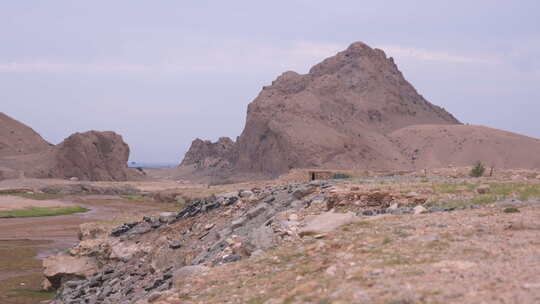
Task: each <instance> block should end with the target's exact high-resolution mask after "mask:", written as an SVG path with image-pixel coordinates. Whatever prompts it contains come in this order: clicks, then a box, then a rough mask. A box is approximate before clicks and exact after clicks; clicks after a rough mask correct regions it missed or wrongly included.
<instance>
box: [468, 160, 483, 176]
mask: <svg viewBox="0 0 540 304" xmlns="http://www.w3.org/2000/svg"><path fill="white" fill-rule="evenodd" d="M485 171H486V167H484V164H482V162H480V161H479V162H476V164H475V165H474V167H473V168H472V169H471V172H470V173H469V175H470V176H471V177H481V176H483V175H484V172H485Z"/></svg>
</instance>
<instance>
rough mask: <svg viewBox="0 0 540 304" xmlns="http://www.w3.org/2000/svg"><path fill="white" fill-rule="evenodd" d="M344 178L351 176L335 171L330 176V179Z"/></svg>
mask: <svg viewBox="0 0 540 304" xmlns="http://www.w3.org/2000/svg"><path fill="white" fill-rule="evenodd" d="M345 178H351V177H350V176H348V175H347V174H343V173H336V174H334V176H332V179H345Z"/></svg>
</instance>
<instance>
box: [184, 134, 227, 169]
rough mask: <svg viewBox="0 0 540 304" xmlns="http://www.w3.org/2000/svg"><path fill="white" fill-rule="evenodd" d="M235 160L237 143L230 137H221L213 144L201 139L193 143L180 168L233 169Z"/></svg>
mask: <svg viewBox="0 0 540 304" xmlns="http://www.w3.org/2000/svg"><path fill="white" fill-rule="evenodd" d="M234 158H235V143H234V141H232V139H230V138H228V137H221V138H220V139H219V140H218V141H217V142H215V143H213V142H211V141H209V140H206V141H203V140H201V139H199V138H197V139H195V140H194V141H193V142H192V143H191V147H190V148H189V151H188V152H187V153H186V155H185V157H184V160H183V161H182V163H181V164H180V166H194V167H195V168H220V169H223V168H231V167H232V165H233V162H234Z"/></svg>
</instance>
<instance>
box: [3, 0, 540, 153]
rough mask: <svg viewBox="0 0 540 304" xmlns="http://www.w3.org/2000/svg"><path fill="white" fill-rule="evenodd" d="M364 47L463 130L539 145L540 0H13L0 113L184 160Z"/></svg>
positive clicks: (55, 137)
mask: <svg viewBox="0 0 540 304" xmlns="http://www.w3.org/2000/svg"><path fill="white" fill-rule="evenodd" d="M355 41H363V42H365V43H367V44H369V45H370V46H372V47H377V48H381V49H383V50H384V51H385V52H386V54H387V55H388V56H391V57H393V58H394V59H395V61H396V63H397V65H398V67H399V68H400V70H401V71H402V72H403V73H404V75H405V78H406V79H407V80H408V81H409V82H411V83H412V84H413V86H415V88H416V89H417V90H418V91H419V93H420V94H422V95H423V96H424V97H425V98H426V99H427V100H429V101H430V102H432V103H434V104H436V105H439V106H442V107H444V108H445V109H447V110H448V111H450V112H451V113H453V114H454V115H455V116H456V117H457V118H458V119H459V120H461V121H462V122H464V123H470V124H479V125H487V126H490V127H494V128H500V129H505V130H509V131H512V132H517V133H521V134H525V135H528V136H532V137H537V138H540V123H538V118H539V117H540V1H537V0H531V1H527V0H523V1H498V0H490V1H484V0H475V1H470V0H468V1H459V0H453V1H444V0H439V1H433V0H429V1H427V0H426V1H420V0H417V1H414V0H410V1H397V0H396V1H389V0H387V1H382V0H379V1H369V2H368V1H353V0H343V1H339V0H336V1H322V0H310V1H308V0H274V1H252V0H251V1H247V0H246V1H244V0H242V1H235V0H231V1H217V0H215V1H210V0H198V1H182V0H175V1H172V0H168V1H167V0H155V1H142V0H115V1H110V0H108V1H102V0H93V1H71V0H55V1H50V0H42V1H38V0H28V1H2V2H1V3H0V44H1V47H0V105H1V106H0V111H1V112H4V113H6V114H7V115H9V116H11V117H13V118H15V119H18V120H20V121H22V122H24V123H26V124H28V125H30V126H31V127H32V128H34V129H35V130H36V131H37V132H39V133H40V134H41V135H42V136H43V137H44V138H45V139H46V140H48V141H50V142H52V143H55V144H57V143H59V142H61V141H62V140H63V139H64V138H65V137H67V136H69V135H70V134H72V133H74V132H84V131H88V130H113V131H116V132H118V133H120V134H122V135H123V137H124V140H125V141H126V142H127V143H128V144H129V145H130V147H131V156H130V160H131V161H137V162H174V163H178V162H180V161H181V159H182V158H183V154H184V153H185V152H186V151H187V149H188V148H189V145H190V144H191V141H192V140H193V139H195V138H197V137H199V138H203V139H210V140H216V139H217V138H219V137H220V136H229V137H231V138H233V139H234V138H236V137H237V136H238V135H240V133H241V132H242V129H243V127H244V123H245V116H246V110H247V105H248V103H249V102H251V101H252V100H253V99H254V98H255V97H256V96H257V94H258V93H259V92H260V90H261V88H262V87H263V86H265V85H268V84H270V83H271V82H272V80H274V79H275V78H276V77H277V76H279V75H280V74H281V73H282V72H285V71H288V70H293V71H296V72H299V73H306V72H307V71H308V70H309V68H310V67H311V66H312V65H314V64H316V63H318V62H320V61H321V60H322V59H324V58H326V57H330V56H333V55H334V54H336V53H337V52H338V51H341V50H343V49H345V48H346V47H347V46H348V45H349V44H351V43H352V42H355Z"/></svg>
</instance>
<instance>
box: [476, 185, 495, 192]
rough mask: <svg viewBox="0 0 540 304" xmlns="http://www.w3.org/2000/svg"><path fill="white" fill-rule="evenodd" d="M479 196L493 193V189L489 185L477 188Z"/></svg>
mask: <svg viewBox="0 0 540 304" xmlns="http://www.w3.org/2000/svg"><path fill="white" fill-rule="evenodd" d="M476 192H477V193H478V194H487V193H489V192H491V187H490V186H489V185H480V186H478V187H477V188H476Z"/></svg>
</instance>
